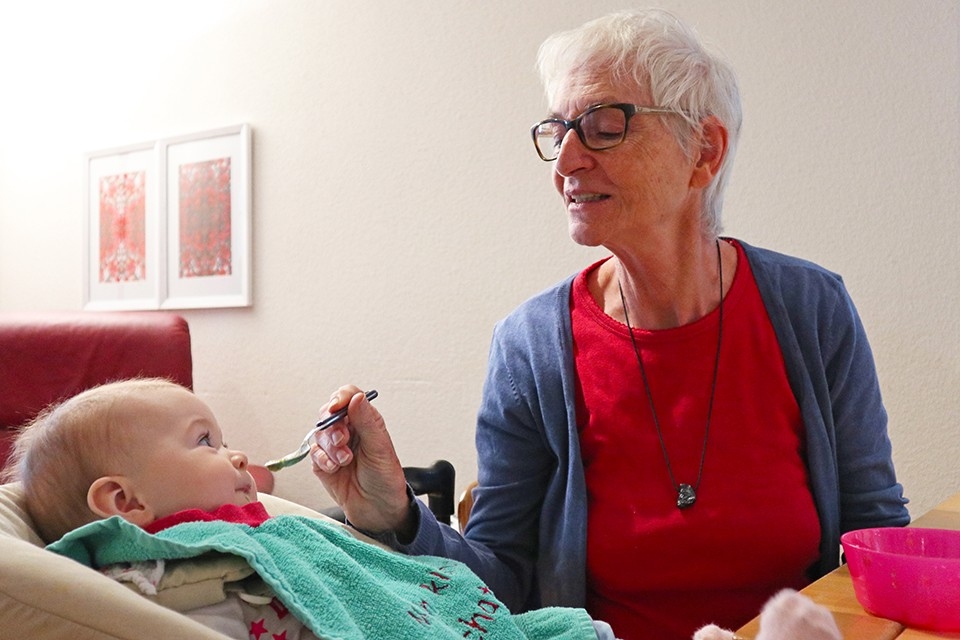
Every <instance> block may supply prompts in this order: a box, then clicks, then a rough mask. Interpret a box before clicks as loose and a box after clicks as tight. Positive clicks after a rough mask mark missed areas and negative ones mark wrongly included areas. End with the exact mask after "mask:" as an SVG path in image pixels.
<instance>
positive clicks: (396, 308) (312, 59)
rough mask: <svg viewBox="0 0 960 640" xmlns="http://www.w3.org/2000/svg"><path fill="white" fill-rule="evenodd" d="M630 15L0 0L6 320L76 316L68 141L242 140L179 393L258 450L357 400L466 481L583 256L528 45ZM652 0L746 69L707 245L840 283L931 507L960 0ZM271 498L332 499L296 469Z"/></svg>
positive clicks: (77, 199)
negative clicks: (235, 301)
mask: <svg viewBox="0 0 960 640" xmlns="http://www.w3.org/2000/svg"><path fill="white" fill-rule="evenodd" d="M626 4H627V3H624V2H622V1H618V2H612V1H608V0H594V1H593V2H590V3H584V2H577V1H575V0H528V1H526V2H512V1H510V0H489V1H486V2H473V1H460V0H446V1H444V2H429V1H427V0H408V1H406V2H402V3H391V2H376V1H362V0H353V1H351V2H333V1H332V0H196V1H170V0H167V1H164V2H126V1H124V2H120V1H117V2H105V1H103V0H92V1H88V2H84V3H72V2H62V3H49V2H47V3H39V2H38V3H4V4H3V5H2V8H0V91H2V93H0V123H2V127H3V137H2V138H0V310H48V309H79V308H80V307H81V306H82V293H81V291H82V288H81V287H82V283H81V264H82V256H83V249H82V243H81V233H82V228H83V201H84V185H83V154H84V153H85V152H89V151H94V150H99V149H105V148H111V147H115V146H120V145H125V144H128V143H134V142H140V141H144V140H152V139H156V138H159V137H164V136H171V135H178V134H183V133H191V132H197V131H203V130H205V129H212V128H216V127H220V126H224V125H230V124H235V123H240V122H246V123H249V124H250V125H251V126H252V128H253V136H254V171H253V173H254V262H255V264H254V296H255V304H254V306H253V307H252V308H249V309H240V310H200V311H188V312H184V316H186V317H187V319H188V320H189V322H190V325H191V331H192V335H193V345H194V357H195V375H196V389H197V392H198V393H199V394H200V396H201V397H203V398H204V399H205V400H207V401H208V402H209V403H210V404H211V405H212V406H213V408H214V410H215V411H216V412H217V414H218V415H219V417H220V419H221V422H222V424H223V426H224V428H225V429H226V430H227V432H228V434H229V436H230V442H231V445H232V446H240V447H242V448H245V449H246V450H248V452H249V453H250V454H251V456H252V457H253V458H254V459H255V460H260V461H262V460H264V459H266V458H269V457H272V456H274V455H276V454H278V453H282V452H284V451H286V450H287V449H289V448H290V446H291V445H293V444H295V443H296V442H297V441H298V440H299V438H300V436H301V433H302V431H303V430H304V428H305V427H306V426H307V425H308V424H310V422H311V421H312V420H313V419H314V417H315V416H316V411H317V408H318V407H319V406H320V405H321V404H322V403H323V402H324V401H325V400H326V398H327V397H328V396H329V394H330V393H331V392H332V391H333V390H334V389H335V388H336V387H337V386H338V385H339V384H341V383H345V382H348V381H351V382H355V383H357V384H359V385H360V386H362V387H375V388H377V389H379V391H380V393H381V397H380V398H379V399H378V400H377V401H376V403H377V406H378V408H379V409H380V410H381V412H383V414H384V416H385V417H386V419H387V421H388V424H390V425H391V426H392V431H393V434H394V437H395V439H396V441H397V445H398V448H399V451H400V454H401V458H402V460H403V461H404V463H406V464H421V463H423V464H425V463H429V462H431V461H432V460H434V459H436V458H441V457H442V458H448V459H450V460H451V461H453V462H454V464H455V465H456V467H457V469H458V471H459V478H458V485H459V486H460V487H462V486H463V485H464V484H466V482H468V481H469V480H470V479H472V478H473V476H474V473H475V461H474V454H473V436H472V432H473V419H474V414H475V411H476V407H477V404H478V398H479V394H480V387H481V381H482V378H483V373H484V367H485V361H486V353H487V347H488V343H489V337H490V332H491V329H492V327H493V324H494V322H495V321H496V320H497V319H499V318H500V317H502V316H503V315H504V314H506V313H507V312H508V311H509V310H510V309H512V308H513V307H514V306H515V305H517V304H518V303H519V302H521V301H522V300H524V299H525V298H527V297H528V296H530V295H532V294H533V293H535V292H537V291H539V290H540V289H542V288H544V287H546V286H547V285H549V284H552V283H553V282H555V281H556V280H558V279H560V278H561V277H563V276H565V275H567V274H568V273H571V272H573V271H574V270H576V269H579V268H581V267H582V266H584V265H586V264H587V262H588V261H590V260H592V259H593V258H594V256H596V255H598V254H596V253H595V252H591V251H588V250H585V249H582V248H579V247H576V246H575V245H574V244H573V243H572V242H571V241H570V240H569V239H568V237H567V235H566V223H565V216H564V213H563V211H562V209H561V207H560V204H559V200H558V197H557V196H556V195H555V194H554V193H553V191H552V186H551V184H550V179H549V171H550V167H549V165H547V164H545V163H542V162H540V161H539V160H538V159H537V158H536V156H535V154H534V151H533V148H532V146H531V144H530V142H529V138H528V133H527V129H528V127H529V125H530V124H531V123H532V122H534V121H535V120H537V119H539V118H540V117H542V115H543V114H544V112H545V105H544V104H543V101H542V98H541V95H540V89H539V86H538V83H537V79H536V77H535V74H534V72H533V59H534V55H535V52H536V48H537V46H538V45H539V43H540V41H541V40H542V39H543V38H544V37H545V36H546V35H548V34H549V33H551V32H553V31H555V30H557V29H560V28H567V27H571V26H574V25H576V24H579V23H581V22H583V21H584V20H586V19H588V18H591V17H594V16H596V15H599V14H600V13H605V12H607V11H610V10H614V9H619V8H622V7H623V6H626ZM662 6H666V7H667V8H673V9H676V10H677V11H678V12H679V13H680V14H681V15H682V16H683V17H685V18H686V19H687V20H689V21H690V22H692V23H693V24H694V25H695V26H696V27H697V28H698V29H699V31H700V32H701V34H702V35H703V36H704V38H705V39H707V40H708V41H710V42H713V43H715V44H716V45H718V46H719V48H720V49H721V50H723V51H724V52H725V53H726V55H727V56H728V57H729V58H731V59H732V61H733V63H734V65H735V67H736V68H737V69H738V71H739V74H740V79H741V83H742V90H743V98H744V107H745V128H744V135H743V140H742V144H741V146H740V151H739V155H738V159H737V163H736V167H735V170H734V174H733V181H732V184H731V187H730V192H729V196H728V199H727V203H726V208H725V220H726V229H727V232H728V233H729V234H731V235H736V236H739V237H742V238H744V239H746V240H748V241H750V242H753V243H755V244H761V245H765V246H769V247H771V248H776V249H779V250H781V251H785V252H789V253H794V254H799V255H802V256H804V257H807V258H810V259H812V260H814V261H817V262H819V263H821V264H823V265H825V266H827V267H829V268H831V269H834V270H836V271H839V272H840V273H842V274H843V275H844V276H845V279H846V282H847V284H848V286H849V288H850V290H851V292H852V294H853V296H854V299H855V301H856V302H857V304H858V307H859V309H860V312H861V314H862V316H863V320H864V323H865V325H866V327H867V331H868V333H869V335H870V337H871V340H872V344H873V347H874V352H875V355H876V359H877V363H878V366H879V371H880V377H881V384H882V386H883V391H884V394H885V400H886V403H887V407H888V410H889V413H890V418H891V425H890V432H891V436H892V438H893V441H894V446H895V457H896V462H897V465H898V469H899V473H900V476H901V479H902V481H903V483H904V484H905V485H906V488H907V491H908V494H909V496H910V497H911V498H912V499H913V503H912V505H911V507H912V510H913V512H914V513H915V514H918V513H920V512H922V511H924V510H926V509H928V508H930V507H932V506H933V505H934V504H936V503H937V502H938V501H939V500H940V499H942V498H943V497H945V496H946V495H948V494H950V493H952V492H954V491H956V490H957V489H958V488H960V465H958V464H957V458H958V457H960V435H958V430H960V429H958V428H960V393H958V392H957V389H958V387H960V326H958V324H960V321H958V318H960V295H958V294H960V275H958V274H960V270H958V267H957V258H958V250H957V245H956V238H957V236H960V215H958V214H960V212H958V207H957V204H956V203H957V200H958V198H957V196H958V183H960V125H958V122H960V4H958V3H956V2H955V0H876V1H872V2H866V1H854V2H836V1H834V0H809V1H806V2H769V1H765V0H733V1H730V2H723V3H718V2H714V1H713V0H687V1H685V2H681V1H680V0H673V1H664V2H663V3H662ZM14 7H15V8H14ZM277 493H279V494H280V495H282V496H285V497H290V498H293V499H296V500H299V501H302V502H304V503H306V504H309V505H311V506H323V505H326V504H329V502H328V500H327V499H326V498H325V497H324V496H323V494H322V490H321V489H320V488H319V486H318V485H317V484H316V483H315V482H314V481H313V478H312V476H311V475H310V473H309V470H308V468H307V466H306V465H301V467H297V468H294V469H291V470H288V471H283V472H282V473H281V474H280V475H279V477H278V489H277Z"/></svg>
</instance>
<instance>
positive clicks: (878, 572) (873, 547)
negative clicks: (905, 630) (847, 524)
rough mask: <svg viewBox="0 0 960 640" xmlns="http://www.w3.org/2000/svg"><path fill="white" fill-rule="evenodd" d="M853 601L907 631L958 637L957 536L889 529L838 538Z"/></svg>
mask: <svg viewBox="0 0 960 640" xmlns="http://www.w3.org/2000/svg"><path fill="white" fill-rule="evenodd" d="M840 542H841V544H842V545H843V551H844V554H845V555H846V558H847V565H848V567H849V569H850V576H851V577H852V578H853V590H854V593H856V595H857V600H858V601H859V602H860V605H861V606H863V608H864V609H866V610H867V611H868V612H869V613H872V614H873V615H875V616H880V617H881V618H889V619H890V620H896V621H897V622H900V623H902V624H904V625H905V626H908V627H915V628H919V629H932V630H935V631H960V531H948V530H945V529H923V528H914V527H904V528H899V527H894V528H882V529H860V530H859V531H850V532H848V533H845V534H843V535H842V536H841V537H840Z"/></svg>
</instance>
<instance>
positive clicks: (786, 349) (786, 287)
mask: <svg viewBox="0 0 960 640" xmlns="http://www.w3.org/2000/svg"><path fill="white" fill-rule="evenodd" d="M741 245H742V246H743V247H744V250H745V252H746V256H747V260H748V261H749V263H750V267H751V269H752V270H753V274H754V277H755V279H756V281H757V286H758V287H759V289H760V295H761V297H762V299H763V302H764V305H765V306H766V308H767V312H768V314H769V316H770V320H771V322H772V323H773V327H774V331H775V332H776V335H777V339H778V341H779V343H780V348H781V349H782V351H783V358H784V362H785V364H786V370H787V376H788V378H789V382H790V386H791V388H792V389H793V393H794V395H795V396H796V399H797V402H798V404H799V406H800V411H801V415H802V416H803V422H804V427H805V432H806V440H807V454H808V466H809V476H810V483H811V489H812V492H813V497H814V501H815V503H816V508H817V513H818V515H819V518H820V527H821V536H820V560H819V562H818V563H817V564H816V566H815V567H814V571H815V575H813V576H811V577H814V578H815V577H819V576H820V575H823V574H825V573H827V572H829V571H831V570H832V569H834V568H836V567H837V566H838V565H839V560H840V556H839V549H840V535H841V533H843V532H846V531H850V530H853V529H860V528H864V527H876V526H902V525H905V524H907V523H908V522H909V520H910V516H909V514H908V512H907V509H906V506H905V505H906V502H907V501H906V500H905V499H904V497H903V487H902V486H901V485H900V484H899V483H898V482H897V479H896V474H895V472H894V468H893V461H892V458H891V446H890V440H889V438H888V436H887V414H886V411H885V409H884V407H883V403H882V401H881V398H880V387H879V384H878V381H877V374H876V369H875V366H874V362H873V354H872V352H871V350H870V345H869V344H868V342H867V337H866V334H865V333H864V329H863V326H862V324H861V322H860V318H859V316H858V315H857V311H856V309H855V308H854V305H853V302H852V301H851V299H850V297H849V295H848V293H847V291H846V288H845V287H844V285H843V281H842V279H841V278H840V276H838V275H836V274H834V273H831V272H829V271H827V270H825V269H823V268H821V267H819V266H817V265H815V264H812V263H810V262H807V261H804V260H800V259H797V258H793V257H789V256H785V255H783V254H779V253H775V252H772V251H768V250H765V249H759V248H755V247H752V246H750V245H747V244H746V243H743V242H741ZM572 282H573V277H570V278H568V279H566V280H565V281H564V282H562V283H560V284H559V285H556V286H554V287H552V288H550V289H548V290H546V291H544V292H542V293H540V294H539V295H537V296H535V297H533V298H531V299H530V300H528V301H527V302H525V303H524V304H522V305H521V306H520V307H519V308H517V309H516V310H515V311H514V312H513V313H511V314H510V315H509V316H508V317H507V318H505V319H504V320H502V321H501V322H500V323H498V324H497V326H496V328H495V330H494V335H493V341H492V345H491V348H490V358H489V365H488V371H487V379H486V382H485V384H484V389H483V398H482V402H481V406H480V410H479V414H478V418H477V431H476V443H477V453H478V460H479V477H478V480H479V485H480V486H479V487H478V488H477V489H476V490H475V491H474V497H475V503H474V506H473V511H472V512H471V516H470V525H469V527H468V528H467V531H466V534H465V538H464V537H461V536H460V535H459V534H458V533H457V532H456V531H454V530H453V529H451V528H449V527H446V526H441V525H439V524H437V523H436V520H435V519H434V518H433V517H432V516H431V515H430V512H429V511H427V510H426V507H425V506H424V505H423V504H422V503H420V502H419V501H416V503H417V505H419V507H418V508H419V512H420V518H419V525H418V530H417V534H416V536H415V538H414V539H413V541H412V542H411V543H410V544H408V545H399V544H397V545H396V546H397V547H398V548H399V549H400V550H402V551H405V552H407V553H412V554H428V555H440V556H447V557H451V558H455V559H458V560H461V561H463V562H465V563H466V564H468V565H469V566H470V567H471V568H472V569H473V570H474V571H475V572H476V573H477V574H479V575H480V576H481V577H482V578H483V579H484V580H485V581H486V582H487V584H488V585H489V586H490V587H491V588H492V589H493V590H494V592H495V593H496V594H497V596H498V597H499V598H500V599H501V600H503V601H504V602H505V603H506V604H507V605H508V606H509V607H510V608H511V609H513V610H514V611H521V610H526V609H529V608H534V607H540V606H570V607H583V606H584V604H585V602H586V537H587V494H586V483H585V480H584V473H583V465H582V462H581V459H580V443H579V437H578V433H577V424H576V408H575V397H576V396H575V393H574V380H575V371H574V361H573V355H572V349H571V345H572V332H571V324H570V287H571V283H572Z"/></svg>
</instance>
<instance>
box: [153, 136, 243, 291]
mask: <svg viewBox="0 0 960 640" xmlns="http://www.w3.org/2000/svg"><path fill="white" fill-rule="evenodd" d="M158 150H159V157H160V163H161V166H162V169H163V179H162V181H161V193H160V206H161V209H162V210H163V211H164V212H165V220H164V227H165V229H164V232H165V233H164V236H165V238H166V243H165V246H164V251H165V257H164V264H165V269H164V270H163V272H162V273H161V282H160V288H161V291H163V292H164V295H163V299H162V301H161V303H160V308H162V309H187V308H200V307H245V306H249V305H250V304H251V297H250V277H251V265H250V263H251V259H252V253H251V242H250V232H251V229H250V227H251V214H250V205H251V179H250V127H248V126H247V125H238V126H235V127H227V128H224V129H218V130H214V131H207V132H204V133H200V134H194V135H188V136H181V137H178V138H170V139H166V140H161V141H160V142H159V143H158Z"/></svg>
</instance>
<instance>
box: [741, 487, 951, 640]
mask: <svg viewBox="0 0 960 640" xmlns="http://www.w3.org/2000/svg"><path fill="white" fill-rule="evenodd" d="M910 526H911V527H928V528H933V529H953V530H955V531H960V493H956V494H954V495H953V496H951V497H950V498H947V499H946V500H944V501H943V502H941V503H940V504H939V505H937V506H936V507H935V508H934V509H932V510H930V511H929V512H927V513H925V514H924V515H922V516H920V517H919V518H917V519H916V520H914V521H913V522H911V523H910ZM801 593H803V594H805V595H807V596H809V597H810V598H811V599H812V600H813V601H814V602H817V603H819V604H822V605H823V606H825V607H827V608H828V609H829V610H830V611H831V612H833V617H834V619H835V620H836V621H837V626H838V627H840V632H841V633H842V634H843V638H844V640H932V639H934V638H956V639H960V633H943V632H935V631H920V630H918V629H909V628H907V627H904V626H903V625H902V624H900V623H899V622H894V621H893V620H887V619H886V618H878V617H876V616H872V615H870V614H869V613H867V612H866V611H864V610H863V607H861V606H860V603H859V602H857V597H856V596H855V595H854V593H853V580H851V578H850V571H849V570H848V569H847V566H846V565H844V566H842V567H840V568H839V569H836V570H834V571H832V572H831V573H828V574H827V575H825V576H824V577H822V578H820V579H819V580H817V581H816V582H814V583H813V584H811V585H809V586H808V587H807V588H806V589H803V590H802V591H801ZM957 606H960V603H958V604H957ZM759 627H760V623H759V619H758V618H754V619H753V620H751V621H750V622H749V623H747V624H746V625H745V626H744V627H742V628H741V629H740V630H739V631H737V635H738V636H740V637H741V638H746V639H748V640H753V638H755V637H756V635H757V633H758V631H759Z"/></svg>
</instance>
